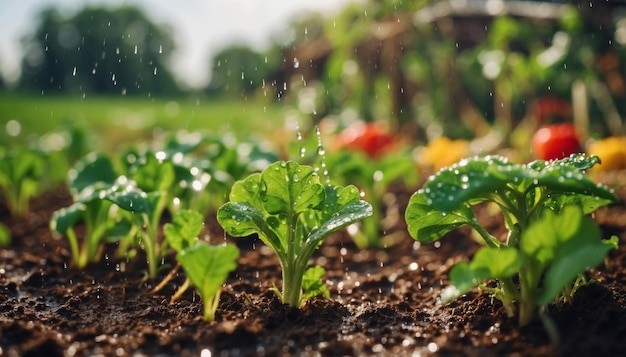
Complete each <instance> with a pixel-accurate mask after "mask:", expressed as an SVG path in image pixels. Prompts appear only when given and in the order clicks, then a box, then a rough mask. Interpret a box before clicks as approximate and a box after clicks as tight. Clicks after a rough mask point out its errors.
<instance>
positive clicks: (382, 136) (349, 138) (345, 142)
mask: <svg viewBox="0 0 626 357" xmlns="http://www.w3.org/2000/svg"><path fill="white" fill-rule="evenodd" d="M337 139H338V143H339V147H343V148H347V149H349V150H356V151H361V152H364V153H366V154H367V155H368V156H369V157H371V158H377V157H379V156H380V155H381V154H382V153H383V152H384V151H385V150H387V149H388V148H389V147H390V146H392V145H393V143H394V141H395V140H394V138H393V137H392V136H391V135H389V134H388V133H387V132H386V131H385V130H384V129H383V128H382V127H381V125H379V124H376V123H364V122H356V123H354V124H352V125H350V126H349V127H347V128H346V129H344V130H343V131H342V132H341V133H339V135H338V136H337Z"/></svg>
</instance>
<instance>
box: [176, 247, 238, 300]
mask: <svg viewBox="0 0 626 357" xmlns="http://www.w3.org/2000/svg"><path fill="white" fill-rule="evenodd" d="M238 257H239V249H238V248H237V247H236V246H235V245H233V244H223V245H210V244H207V243H204V242H198V243H197V244H196V245H194V246H192V247H187V248H185V249H183V250H181V251H180V252H178V253H177V254H176V259H177V260H178V262H180V265H181V266H182V267H183V270H185V274H187V277H189V280H190V281H191V282H192V283H193V285H194V286H195V287H196V288H197V289H198V291H199V292H200V294H201V295H202V299H203V300H204V301H205V303H206V301H211V300H213V298H214V297H215V296H216V294H218V292H219V291H220V290H221V287H222V284H223V283H224V282H225V281H226V279H227V278H228V275H229V274H230V272H232V271H234V270H235V269H236V268H237V258H238Z"/></svg>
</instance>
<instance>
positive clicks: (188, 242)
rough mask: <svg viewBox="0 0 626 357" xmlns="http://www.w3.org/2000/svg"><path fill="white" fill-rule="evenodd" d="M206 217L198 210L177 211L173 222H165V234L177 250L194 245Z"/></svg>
mask: <svg viewBox="0 0 626 357" xmlns="http://www.w3.org/2000/svg"><path fill="white" fill-rule="evenodd" d="M203 226H204V217H202V215H201V214H200V213H198V212H196V211H190V210H185V211H181V212H179V213H177V214H176V215H175V216H174V218H173V219H172V222H171V223H167V224H165V226H164V227H163V234H164V235H165V239H167V241H168V243H169V244H170V246H171V247H172V249H174V250H175V251H176V252H180V251H181V250H183V249H185V248H187V247H190V246H192V245H194V243H195V242H196V239H197V237H198V235H199V234H200V232H201V231H202V227H203Z"/></svg>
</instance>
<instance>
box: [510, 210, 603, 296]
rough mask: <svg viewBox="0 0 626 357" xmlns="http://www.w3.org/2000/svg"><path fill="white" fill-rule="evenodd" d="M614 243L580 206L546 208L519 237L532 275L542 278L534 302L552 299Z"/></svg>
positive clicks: (592, 265) (598, 262)
mask: <svg viewBox="0 0 626 357" xmlns="http://www.w3.org/2000/svg"><path fill="white" fill-rule="evenodd" d="M612 244H613V245H612ZM613 247H614V242H612V241H603V240H602V239H601V237H600V230H599V228H598V227H597V225H596V224H595V222H594V221H593V220H592V219H591V218H589V217H587V216H585V215H584V214H583V211H582V209H581V208H580V207H578V206H573V205H572V206H566V207H565V208H564V209H563V210H562V211H561V212H560V214H556V213H553V212H551V211H546V212H545V213H544V215H543V216H542V217H541V218H540V219H539V220H537V221H535V222H533V224H531V225H530V226H529V227H528V229H526V231H525V232H524V233H523V234H522V238H521V241H520V249H521V250H522V251H523V253H524V255H525V256H527V257H528V259H529V260H530V266H532V267H536V268H533V272H534V275H535V277H534V278H535V279H539V278H540V277H541V276H543V279H544V280H543V290H542V292H541V294H540V296H539V297H538V299H537V303H538V304H539V305H545V304H547V303H549V302H550V301H552V300H553V299H554V298H555V297H556V296H557V295H558V294H559V292H561V291H562V290H563V288H565V287H566V286H567V285H568V284H571V283H572V282H573V281H574V279H575V278H576V277H577V276H578V275H580V274H582V273H583V272H584V271H585V270H586V269H588V268H591V267H594V266H596V265H598V264H600V263H601V262H602V261H603V259H604V257H605V256H606V254H607V253H608V251H609V250H611V249H612V248H613Z"/></svg>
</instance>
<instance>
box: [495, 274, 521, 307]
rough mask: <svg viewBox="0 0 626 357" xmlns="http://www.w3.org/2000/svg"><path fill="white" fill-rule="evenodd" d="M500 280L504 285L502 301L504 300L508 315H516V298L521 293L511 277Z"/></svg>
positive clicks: (503, 303)
mask: <svg viewBox="0 0 626 357" xmlns="http://www.w3.org/2000/svg"><path fill="white" fill-rule="evenodd" d="M499 282H500V284H501V286H502V294H501V296H500V301H502V305H503V306H504V310H505V311H506V314H507V316H508V317H513V316H515V300H516V299H517V298H518V296H519V293H518V291H517V289H516V287H515V284H513V281H512V280H511V278H507V279H500V280H499Z"/></svg>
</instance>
